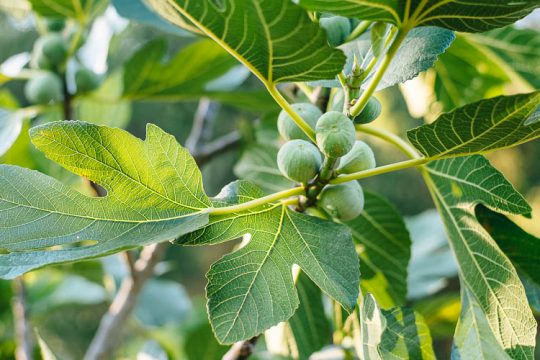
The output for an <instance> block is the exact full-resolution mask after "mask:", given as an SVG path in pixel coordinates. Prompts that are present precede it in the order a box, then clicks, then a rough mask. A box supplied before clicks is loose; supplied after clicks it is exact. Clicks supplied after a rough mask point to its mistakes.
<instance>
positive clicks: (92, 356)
mask: <svg viewBox="0 0 540 360" xmlns="http://www.w3.org/2000/svg"><path fill="white" fill-rule="evenodd" d="M168 245H169V244H168V243H159V244H153V245H150V246H147V247H145V248H144V249H143V250H142V252H141V255H140V257H139V259H138V260H137V261H136V262H135V263H134V265H133V273H132V274H131V276H127V277H126V278H125V279H124V280H123V281H122V285H121V286H120V290H119V291H118V293H117V294H116V297H115V298H114V301H113V302H112V304H111V306H110V307H109V309H108V311H107V313H106V314H105V315H104V316H103V317H102V319H101V322H100V324H99V328H98V331H97V333H96V335H95V336H94V339H93V340H92V343H91V344H90V347H89V348H88V350H87V352H86V354H85V356H84V359H85V360H102V359H108V358H110V357H111V355H112V354H113V353H114V351H115V349H116V346H117V345H118V340H119V338H120V335H121V332H122V329H123V327H124V325H125V323H126V321H127V320H128V318H129V316H130V315H131V313H132V312H133V309H134V308H135V305H136V304H137V299H138V297H139V294H140V293H141V291H142V289H143V287H144V284H145V283H146V281H147V280H148V279H149V278H151V277H152V275H153V274H154V268H155V267H156V265H157V264H158V263H159V261H160V260H161V259H162V258H163V256H164V254H165V251H166V250H167V247H168Z"/></svg>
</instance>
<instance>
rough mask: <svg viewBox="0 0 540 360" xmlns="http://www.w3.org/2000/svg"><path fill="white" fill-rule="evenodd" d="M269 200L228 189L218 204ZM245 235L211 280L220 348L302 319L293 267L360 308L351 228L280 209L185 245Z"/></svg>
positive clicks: (224, 223)
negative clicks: (297, 317)
mask: <svg viewBox="0 0 540 360" xmlns="http://www.w3.org/2000/svg"><path fill="white" fill-rule="evenodd" d="M261 195H262V193H261V191H260V190H259V189H258V188H257V187H255V186H254V185H252V184H250V183H248V182H235V183H232V184H231V185H229V186H227V187H226V188H224V189H223V191H222V192H221V193H220V195H218V197H217V198H215V199H214V204H215V206H225V205H230V204H236V203H243V202H246V201H249V200H251V199H253V198H258V197H260V196H261ZM246 234H248V235H246ZM245 235H246V236H249V241H248V242H247V244H246V245H245V246H244V247H242V248H241V249H240V250H237V251H235V252H233V253H231V254H228V255H226V256H224V257H223V258H222V259H221V260H219V261H218V262H216V263H215V264H213V265H212V267H211V268H210V271H209V272H208V274H207V277H208V286H207V289H206V293H207V297H208V313H209V317H210V322H211V324H212V327H213V329H214V332H215V333H216V336H217V338H218V340H219V341H220V342H222V343H233V342H235V341H239V340H244V339H249V338H251V337H253V336H255V335H257V334H260V333H261V332H262V331H264V330H266V329H268V328H270V327H272V326H274V325H276V324H278V323H280V322H282V321H285V320H288V319H289V318H290V317H291V316H292V315H293V314H294V311H295V310H296V308H297V307H298V305H299V300H298V295H297V292H296V290H295V287H294V282H293V277H292V270H291V269H292V265H293V264H297V265H298V266H299V267H300V268H301V269H302V271H303V272H305V273H306V275H307V276H309V278H310V279H311V280H312V281H313V282H315V284H317V286H319V287H320V288H321V289H322V290H323V291H324V292H325V293H326V294H328V295H329V296H331V297H332V298H334V299H335V300H336V301H338V302H339V303H341V305H342V306H343V307H344V308H346V309H348V310H352V309H353V308H354V306H355V304H356V298H357V296H358V288H359V284H358V281H359V276H360V274H359V267H358V257H357V256H356V253H355V251H354V246H353V241H352V238H351V234H350V232H349V231H348V229H347V228H346V227H345V226H343V225H339V224H335V223H332V222H329V221H325V220H321V219H319V218H316V217H312V216H308V215H304V214H300V213H297V212H294V211H291V210H290V209H289V208H288V207H287V206H285V205H283V204H280V203H276V204H267V205H264V206H260V207H258V208H254V209H251V210H249V211H245V212H241V213H234V214H229V215H217V216H212V217H211V219H210V224H209V225H208V226H206V227H205V228H203V229H201V230H199V231H195V232H193V233H192V234H189V235H187V236H185V237H183V238H181V239H179V240H178V242H179V243H181V244H183V245H209V244H217V243H221V242H224V241H228V240H232V239H236V238H239V237H242V236H245Z"/></svg>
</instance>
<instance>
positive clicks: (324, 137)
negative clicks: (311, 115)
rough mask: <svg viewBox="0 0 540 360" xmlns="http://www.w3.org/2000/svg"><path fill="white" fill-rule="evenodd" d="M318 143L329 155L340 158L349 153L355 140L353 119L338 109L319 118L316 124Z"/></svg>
mask: <svg viewBox="0 0 540 360" xmlns="http://www.w3.org/2000/svg"><path fill="white" fill-rule="evenodd" d="M315 130H316V133H317V145H318V146H319V149H320V150H321V151H322V152H323V153H324V154H325V155H326V156H328V157H331V158H339V157H342V156H343V155H345V154H347V153H348V152H349V151H350V150H351V149H352V147H353V145H354V141H355V135H356V134H355V128H354V125H353V123H352V121H351V120H350V119H349V118H348V117H347V116H345V115H343V114H342V113H340V112H337V111H330V112H328V113H326V114H324V115H323V116H321V117H320V118H319V120H318V121H317V126H316V129H315Z"/></svg>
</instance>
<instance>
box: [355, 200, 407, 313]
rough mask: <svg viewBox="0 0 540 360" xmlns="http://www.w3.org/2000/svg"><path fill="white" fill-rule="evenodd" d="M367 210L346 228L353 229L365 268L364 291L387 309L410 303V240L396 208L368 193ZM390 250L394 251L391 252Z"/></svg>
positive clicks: (363, 269)
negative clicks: (408, 291) (408, 270)
mask: <svg viewBox="0 0 540 360" xmlns="http://www.w3.org/2000/svg"><path fill="white" fill-rule="evenodd" d="M365 202H366V203H365V208H364V211H363V212H362V214H360V216H358V217H357V218H356V219H354V220H352V221H349V222H347V223H346V225H347V226H348V227H349V229H351V233H352V235H353V239H354V241H355V243H356V246H357V251H358V253H359V256H360V263H361V266H362V282H361V284H360V285H361V287H362V289H363V290H364V291H365V292H369V293H371V294H373V295H374V297H375V298H376V299H377V302H378V303H379V304H380V305H381V306H382V307H384V308H391V307H394V306H396V305H403V304H405V302H406V301H407V267H408V265H409V259H410V257H411V239H410V238H409V232H408V231H407V228H406V227H405V223H404V222H403V219H402V217H401V215H400V214H399V213H398V211H397V210H396V208H395V207H394V206H393V205H392V204H390V203H389V202H388V201H387V200H385V199H383V198H382V197H380V196H378V195H375V194H373V193H370V192H365ZM390 249H391V250H390Z"/></svg>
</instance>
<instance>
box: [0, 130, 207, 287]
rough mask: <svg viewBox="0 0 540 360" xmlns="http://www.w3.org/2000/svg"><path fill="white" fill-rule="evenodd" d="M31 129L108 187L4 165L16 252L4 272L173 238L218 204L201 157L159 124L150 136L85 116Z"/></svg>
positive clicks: (2, 179) (6, 237)
mask: <svg viewBox="0 0 540 360" xmlns="http://www.w3.org/2000/svg"><path fill="white" fill-rule="evenodd" d="M31 132H32V140H33V142H34V144H35V145H36V146H37V147H38V148H39V149H40V150H42V151H43V152H44V153H45V154H46V155H47V157H49V158H50V159H52V160H54V161H56V162H58V163H59V164H61V165H62V166H64V167H65V168H66V169H68V170H70V171H72V172H73V173H75V174H78V175H80V176H84V177H86V178H88V179H89V180H91V181H95V182H96V183H98V184H100V185H102V186H103V187H104V188H105V189H106V190H107V193H108V194H107V196H106V197H104V198H90V197H88V196H85V195H82V194H81V193H79V192H77V191H75V190H73V189H71V188H69V187H68V186H65V185H63V184H62V183H60V182H58V181H57V180H55V179H53V178H50V177H48V176H45V175H43V174H41V173H38V172H35V171H30V170H27V169H23V168H18V167H14V166H7V165H0V212H2V217H0V227H2V228H3V230H2V238H1V239H0V249H3V250H7V251H8V252H10V253H9V254H7V255H0V277H2V278H12V277H14V276H17V275H20V274H22V273H24V272H26V271H30V270H32V269H35V268H38V267H42V266H45V265H48V264H54V263H60V262H68V261H75V260H81V259H87V258H92V257H98V256H103V255H106V254H110V253H113V252H117V251H120V250H123V249H128V248H132V247H136V246H142V245H146V244H151V243H156V242H163V241H167V240H171V239H173V238H175V237H177V236H180V235H183V234H185V233H187V232H190V231H193V230H195V229H197V228H200V227H201V226H203V225H205V224H206V223H207V221H208V214H207V208H209V207H211V203H210V201H209V199H208V198H207V197H206V195H205V193H204V190H203V188H202V181H201V174H200V172H199V169H198V168H197V165H196V164H195V161H194V160H193V158H192V157H191V155H190V154H189V153H188V152H187V150H185V149H184V148H182V147H181V146H180V145H179V144H178V143H177V142H176V140H175V139H174V137H173V136H171V135H168V134H166V133H165V132H163V131H162V130H161V129H159V128H158V127H156V126H154V125H148V127H147V139H146V140H145V141H142V140H139V139H137V138H135V137H134V136H132V135H130V134H129V133H127V132H125V131H123V130H120V129H112V128H107V127H101V126H96V125H91V124H87V123H82V122H56V123H50V124H47V125H44V126H40V127H37V128H33V129H32V131H31ZM59 247H61V249H58V248H59ZM46 250H50V251H46Z"/></svg>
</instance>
